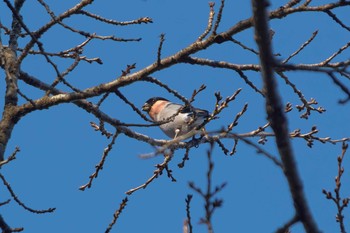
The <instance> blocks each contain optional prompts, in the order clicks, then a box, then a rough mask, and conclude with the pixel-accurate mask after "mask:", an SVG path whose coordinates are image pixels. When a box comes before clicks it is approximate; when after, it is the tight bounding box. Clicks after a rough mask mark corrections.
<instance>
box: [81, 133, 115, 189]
mask: <svg viewBox="0 0 350 233" xmlns="http://www.w3.org/2000/svg"><path fill="white" fill-rule="evenodd" d="M118 136H119V132H118V131H116V132H115V133H114V135H113V138H112V140H111V142H110V143H109V144H108V146H107V147H106V148H105V149H104V150H103V154H102V158H101V160H100V162H99V163H98V164H97V165H96V166H95V168H96V170H95V172H94V173H92V174H91V175H90V176H89V178H90V180H89V182H88V183H87V184H85V185H82V186H80V187H79V190H81V191H85V189H86V188H91V185H92V181H93V180H94V179H96V178H97V176H98V173H99V172H100V171H101V170H102V169H103V165H104V163H105V161H106V158H107V156H108V155H109V152H110V151H111V150H112V148H113V145H114V143H115V140H116V139H117V137H118Z"/></svg>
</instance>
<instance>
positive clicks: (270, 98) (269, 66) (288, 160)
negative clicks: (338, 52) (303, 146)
mask: <svg viewBox="0 0 350 233" xmlns="http://www.w3.org/2000/svg"><path fill="white" fill-rule="evenodd" d="M252 5H253V15H254V16H253V20H254V27H255V39H256V42H257V45H258V47H259V51H260V52H259V57H260V63H261V73H262V77H263V81H264V87H265V91H266V112H267V114H268V119H269V122H271V127H272V129H273V131H274V132H275V134H276V139H275V140H276V144H277V148H278V151H279V154H280V157H281V160H282V163H283V165H284V173H285V176H286V178H287V180H288V184H289V188H290V191H291V194H292V197H293V201H294V203H295V209H296V212H297V215H298V217H299V218H300V221H301V222H302V223H303V225H304V228H305V230H306V232H310V233H311V232H312V233H316V232H319V230H318V227H317V225H316V223H315V221H314V219H313V216H312V215H311V212H310V209H309V207H308V204H307V202H306V199H305V194H304V191H303V186H302V182H301V179H300V175H299V174H298V171H297V167H296V163H295V160H294V154H293V152H292V147H291V145H290V142H289V136H288V128H287V125H288V122H287V119H286V117H285V115H284V113H283V108H282V105H281V102H280V97H279V94H278V90H277V87H276V80H275V79H274V75H273V69H274V63H275V60H274V57H273V55H272V48H271V41H270V37H269V33H268V32H269V29H268V23H267V19H268V18H267V13H266V7H267V6H268V3H267V2H266V1H261V0H252Z"/></svg>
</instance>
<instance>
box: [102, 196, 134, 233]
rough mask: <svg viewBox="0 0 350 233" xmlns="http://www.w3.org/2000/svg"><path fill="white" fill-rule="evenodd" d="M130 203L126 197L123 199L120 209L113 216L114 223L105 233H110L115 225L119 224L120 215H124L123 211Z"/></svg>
mask: <svg viewBox="0 0 350 233" xmlns="http://www.w3.org/2000/svg"><path fill="white" fill-rule="evenodd" d="M128 201H129V200H128V198H127V197H125V198H124V199H123V201H122V203H120V205H119V208H118V209H117V210H116V211H115V212H114V214H113V220H112V222H111V223H110V224H109V225H108V227H107V229H106V231H105V233H108V232H110V231H111V230H112V228H113V226H114V225H115V223H116V222H117V220H118V218H119V216H120V214H121V213H122V211H123V210H124V208H125V207H126V204H127V203H128Z"/></svg>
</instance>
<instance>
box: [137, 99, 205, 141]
mask: <svg viewBox="0 0 350 233" xmlns="http://www.w3.org/2000/svg"><path fill="white" fill-rule="evenodd" d="M142 110H143V111H145V112H147V113H148V115H149V116H150V117H151V119H152V120H153V122H155V123H158V122H162V121H165V122H166V123H164V124H160V125H159V127H160V129H161V130H162V131H163V132H164V133H165V134H166V135H167V136H168V137H169V138H172V139H175V138H177V137H179V136H182V135H185V134H187V133H188V132H190V131H191V130H193V129H195V128H196V127H198V126H200V125H201V124H203V123H204V121H205V120H206V119H208V118H209V116H210V115H209V112H208V111H207V110H204V109H199V108H194V107H192V106H184V105H181V104H177V103H173V102H170V101H169V100H167V99H165V98H163V97H152V98H150V99H149V100H147V101H146V102H145V104H144V105H143V106H142ZM167 120H170V121H169V122H167Z"/></svg>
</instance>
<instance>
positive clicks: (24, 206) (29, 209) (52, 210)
mask: <svg viewBox="0 0 350 233" xmlns="http://www.w3.org/2000/svg"><path fill="white" fill-rule="evenodd" d="M0 179H1V180H2V182H3V183H4V185H5V186H6V188H7V190H8V191H9V192H10V194H11V196H12V198H13V199H14V200H15V202H17V204H18V205H20V206H21V207H23V208H24V209H25V210H28V211H29V212H32V213H35V214H44V213H52V212H54V211H55V210H56V208H49V209H46V210H35V209H32V208H30V207H28V206H26V205H25V204H24V203H23V202H22V201H20V200H19V199H18V197H17V195H16V194H15V192H14V191H13V190H12V188H11V186H10V184H9V183H8V182H7V181H6V179H5V177H4V176H3V175H2V174H1V173H0Z"/></svg>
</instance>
